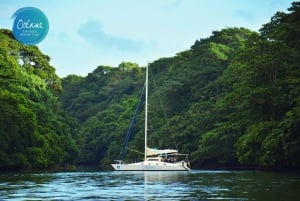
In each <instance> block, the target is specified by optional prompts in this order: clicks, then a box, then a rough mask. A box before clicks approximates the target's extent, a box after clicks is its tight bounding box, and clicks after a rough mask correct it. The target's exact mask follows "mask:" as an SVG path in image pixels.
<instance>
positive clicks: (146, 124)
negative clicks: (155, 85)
mask: <svg viewBox="0 0 300 201" xmlns="http://www.w3.org/2000/svg"><path fill="white" fill-rule="evenodd" d="M145 85H146V91H145V161H146V159H147V130H148V64H147V66H146V82H145Z"/></svg>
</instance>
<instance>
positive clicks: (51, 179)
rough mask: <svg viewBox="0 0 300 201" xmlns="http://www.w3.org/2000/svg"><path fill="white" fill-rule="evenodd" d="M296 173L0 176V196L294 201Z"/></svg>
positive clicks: (299, 184)
mask: <svg viewBox="0 0 300 201" xmlns="http://www.w3.org/2000/svg"><path fill="white" fill-rule="evenodd" d="M299 190H300V175H299V174H283V173H265V172H257V171H195V170H193V171H190V172H113V171H111V172H59V173H35V174H32V173H31V174H20V173H19V174H0V200H1V201H2V200H17V201H18V200H70V201H71V200H72V201H73V200H75V201H77V200H159V201H161V200H263V201H267V200H283V201H285V200H295V201H296V200H300V192H299Z"/></svg>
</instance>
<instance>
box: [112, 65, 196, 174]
mask: <svg viewBox="0 0 300 201" xmlns="http://www.w3.org/2000/svg"><path fill="white" fill-rule="evenodd" d="M147 131H148V65H147V66H146V81H145V149H144V160H143V161H141V162H135V163H125V162H124V161H123V160H116V161H115V163H114V164H111V166H112V167H113V169H114V170H116V171H190V170H191V169H190V165H189V161H188V154H180V153H179V152H178V150H175V149H162V150H158V149H153V148H149V147H148V146H147V137H148V136H147ZM182 158H183V160H179V159H182Z"/></svg>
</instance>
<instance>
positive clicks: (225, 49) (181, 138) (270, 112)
mask: <svg viewBox="0 0 300 201" xmlns="http://www.w3.org/2000/svg"><path fill="white" fill-rule="evenodd" d="M299 24H300V3H293V4H292V6H291V8H289V12H288V13H283V12H278V13H276V14H275V15H274V16H273V17H272V18H271V21H270V22H269V23H267V24H264V25H263V26H262V28H261V30H260V32H259V33H257V32H254V31H251V30H248V29H246V28H226V29H223V30H220V31H214V32H213V33H212V35H211V36H210V37H208V38H205V39H200V40H198V41H196V42H195V43H194V44H193V45H192V46H191V48H190V49H189V50H186V51H183V52H180V53H178V54H177V55H176V56H174V57H170V58H160V59H158V60H156V61H153V62H151V63H149V72H150V77H149V79H150V80H149V82H150V83H149V87H150V89H149V103H150V104H149V118H150V119H149V127H150V128H149V136H148V137H149V139H148V141H149V146H151V147H157V148H176V149H179V150H180V152H185V153H190V159H191V162H192V166H194V167H198V168H201V167H237V166H240V167H243V166H247V167H268V168H280V169H281V168H282V169H299V168H300V158H299V155H300V132H299V130H300V70H299V67H300V27H299ZM0 44H1V45H0V77H1V82H0V101H1V104H0V143H1V146H0V168H1V169H3V168H10V167H14V168H50V167H53V166H65V165H68V164H85V165H101V166H107V165H108V164H110V163H111V162H112V161H113V160H114V159H117V158H118V157H119V154H120V151H121V149H122V145H123V141H124V139H125V137H126V133H127V130H128V128H129V125H130V120H131V118H132V116H133V113H134V110H135V107H136V105H137V102H138V100H139V96H140V94H141V91H142V88H143V85H144V80H145V68H144V67H140V66H138V65H137V64H135V63H131V62H122V63H121V64H120V65H119V66H118V67H111V66H98V67H97V68H96V69H95V70H94V71H93V72H91V73H89V74H88V75H87V76H85V77H82V76H77V75H69V76H67V77H65V78H62V79H59V78H58V76H57V75H56V74H55V69H54V67H52V66H51V65H50V64H49V60H50V58H49V56H47V55H44V54H43V53H41V52H40V51H39V50H38V48H37V47H35V46H24V45H21V44H19V43H18V42H16V41H15V40H14V39H13V36H12V34H11V32H10V31H8V30H1V32H0ZM143 116H144V114H143V110H142V109H141V110H140V111H139V113H138V118H137V122H136V125H135V127H134V134H133V136H132V138H131V140H130V143H129V147H130V149H133V150H140V151H142V150H143V146H144V144H143V142H144V139H143V138H144V134H143V131H144V119H143ZM142 157H143V156H142V155H139V154H138V153H136V152H133V151H130V150H128V151H127V154H126V158H125V159H126V160H140V159H141V158H142Z"/></svg>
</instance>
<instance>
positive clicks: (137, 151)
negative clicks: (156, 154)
mask: <svg viewBox="0 0 300 201" xmlns="http://www.w3.org/2000/svg"><path fill="white" fill-rule="evenodd" d="M127 149H128V150H130V151H133V152H136V153H138V154H142V155H144V153H143V152H140V151H138V150H135V149H131V148H129V147H127Z"/></svg>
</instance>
